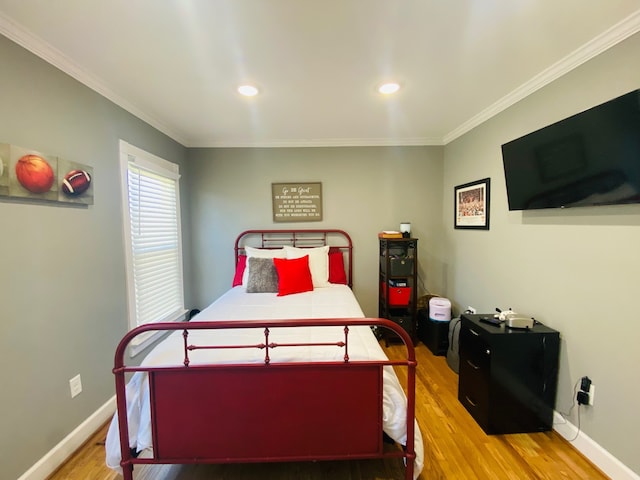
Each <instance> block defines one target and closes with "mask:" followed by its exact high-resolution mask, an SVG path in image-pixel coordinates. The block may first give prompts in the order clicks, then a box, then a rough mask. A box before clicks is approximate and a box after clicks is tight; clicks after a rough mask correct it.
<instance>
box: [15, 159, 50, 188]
mask: <svg viewBox="0 0 640 480" xmlns="http://www.w3.org/2000/svg"><path fill="white" fill-rule="evenodd" d="M16 176H17V178H18V182H20V185H22V186H23V187H24V188H26V189H27V190H29V191H30V192H32V193H45V192H48V191H49V190H51V187H52V186H53V180H54V175H53V168H51V165H49V163H47V161H46V160H45V159H44V158H42V157H39V156H38V155H24V156H23V157H21V158H20V159H19V160H18V162H17V163H16Z"/></svg>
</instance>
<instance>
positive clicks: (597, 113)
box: [502, 89, 640, 210]
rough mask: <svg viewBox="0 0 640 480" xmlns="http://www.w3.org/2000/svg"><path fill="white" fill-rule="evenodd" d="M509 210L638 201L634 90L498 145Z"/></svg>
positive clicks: (638, 125) (638, 107) (639, 146)
mask: <svg viewBox="0 0 640 480" xmlns="http://www.w3.org/2000/svg"><path fill="white" fill-rule="evenodd" d="M502 160H503V165H504V174H505V181H506V186H507V198H508V200H509V210H533V209H542V208H564V207H579V206H591V205H615V204H626V203H640V89H639V90H634V91H633V92H629V93H627V94H625V95H622V96H620V97H618V98H615V99H613V100H610V101H608V102H606V103H603V104H601V105H598V106H595V107H593V108H590V109H589V110H585V111H584V112H581V113H578V114H576V115H573V116H571V117H569V118H566V119H564V120H561V121H559V122H556V123H554V124H552V125H549V126H548V127H544V128H542V129H540V130H536V131H535V132H532V133H530V134H528V135H525V136H524V137H521V138H518V139H516V140H513V141H511V142H508V143H505V144H504V145H502Z"/></svg>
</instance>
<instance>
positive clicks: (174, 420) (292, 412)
mask: <svg viewBox="0 0 640 480" xmlns="http://www.w3.org/2000/svg"><path fill="white" fill-rule="evenodd" d="M248 232H249V234H251V235H254V234H258V236H260V237H261V238H263V239H264V237H263V236H262V235H263V234H273V233H277V234H284V233H287V234H288V233H295V235H294V238H295V240H296V241H295V242H294V244H296V245H302V244H304V242H299V241H298V239H299V237H301V236H303V235H302V234H303V232H307V233H308V232H311V234H313V235H315V234H317V233H322V234H326V232H331V233H332V234H333V233H335V232H340V231H327V230H313V231H309V230H306V231H300V230H291V231H282V230H279V231H268V232H266V231H253V230H252V231H248ZM342 233H344V232H342ZM342 233H340V234H341V235H342ZM246 234H247V232H243V234H241V236H242V235H246ZM344 235H346V233H344ZM239 238H240V237H239ZM345 238H346V239H347V242H348V244H347V245H345V246H343V247H341V248H343V249H346V250H345V251H347V252H348V257H349V259H348V261H349V263H348V269H349V276H348V279H349V282H351V265H352V263H351V258H350V257H351V248H352V247H351V240H350V238H349V237H348V235H346V237H345ZM324 239H325V240H324V241H325V242H326V241H327V240H326V239H327V237H326V236H325V237H324ZM270 244H271V242H267V243H263V246H266V248H268V246H269V245H270ZM235 248H236V250H235V251H236V259H237V256H238V254H239V253H240V252H241V251H242V246H240V245H239V243H238V241H236V247H235ZM274 248H275V247H274ZM365 325H366V326H377V327H382V328H388V329H391V330H392V331H394V332H395V333H396V334H397V335H398V336H399V337H400V338H401V339H402V341H403V342H404V343H405V345H406V352H407V354H406V359H403V360H395V361H390V360H385V361H380V360H366V361H362V360H352V359H350V358H349V329H350V328H351V327H355V326H365ZM292 326H296V327H311V326H314V327H322V326H326V327H336V326H340V327H343V328H342V331H343V332H344V335H343V336H342V335H341V337H340V338H337V339H336V341H335V342H331V343H304V344H298V343H297V344H282V343H277V342H274V341H273V339H272V334H273V335H274V336H275V333H276V332H277V329H278V328H280V327H292ZM257 327H258V328H259V331H260V332H261V334H260V336H261V338H260V339H259V341H256V342H255V343H251V344H247V345H233V346H228V345H224V346H221V345H195V344H192V343H190V340H189V332H190V331H196V330H206V329H213V330H222V329H229V328H233V329H238V328H243V329H244V328H257ZM155 330H182V332H183V334H182V335H183V338H184V342H183V354H184V361H183V364H182V365H178V366H171V367H152V366H144V367H143V366H127V365H126V363H125V355H126V351H127V347H128V345H129V343H130V342H131V340H132V339H134V338H135V337H136V336H137V335H140V334H142V333H145V332H148V331H155ZM270 337H271V338H270ZM292 346H293V347H295V346H313V347H314V348H341V349H343V352H344V355H343V360H342V361H337V362H336V361H330V362H328V361H321V362H283V363H277V362H273V361H272V360H271V358H270V351H271V350H272V349H274V348H286V347H292ZM219 348H244V349H261V350H264V359H263V361H261V362H259V363H235V364H207V365H200V364H197V365H192V364H191V361H190V357H189V353H190V352H191V351H194V350H198V349H219ZM385 366H394V367H398V366H400V367H406V375H407V377H406V378H407V380H406V388H407V391H406V394H407V416H406V421H407V425H406V431H407V444H406V446H405V447H404V449H403V450H400V449H398V450H394V451H384V449H383V430H382V389H383V382H382V371H383V367H385ZM415 368H416V359H415V352H414V349H413V343H412V341H411V338H410V337H409V335H408V334H407V333H406V331H405V330H404V329H403V328H401V327H399V326H398V325H397V324H395V323H394V322H391V321H389V320H385V319H381V318H364V319H353V318H333V319H301V320H243V321H237V320H235V321H221V322H220V321H216V322H188V323H160V324H150V325H143V326H140V327H138V328H136V329H133V330H131V331H130V332H129V333H127V334H126V335H125V336H124V338H123V339H122V340H121V342H120V343H119V345H118V347H117V350H116V354H115V366H114V369H113V373H114V374H115V381H116V397H117V408H118V412H121V413H122V414H120V415H118V422H119V434H120V447H121V454H122V460H121V466H122V469H123V475H124V480H132V479H133V468H134V465H142V464H192V463H203V464H204V463H248V462H284V461H303V460H340V459H368V458H383V457H402V458H404V459H405V463H406V469H405V478H406V479H407V480H411V479H413V473H414V459H415V450H414V433H415V430H414V428H415V424H414V418H415ZM403 370H405V368H403ZM133 372H146V374H147V375H148V381H149V387H150V397H151V426H152V438H153V458H137V457H135V456H134V454H133V453H132V452H131V450H130V448H129V445H130V442H129V428H128V421H127V415H126V413H125V412H127V399H126V378H127V377H128V375H129V374H131V373H133Z"/></svg>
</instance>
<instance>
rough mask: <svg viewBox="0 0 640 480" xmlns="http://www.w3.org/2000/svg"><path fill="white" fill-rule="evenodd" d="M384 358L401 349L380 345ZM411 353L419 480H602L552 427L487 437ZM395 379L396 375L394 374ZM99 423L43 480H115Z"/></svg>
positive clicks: (340, 469) (353, 469) (257, 471)
mask: <svg viewBox="0 0 640 480" xmlns="http://www.w3.org/2000/svg"><path fill="white" fill-rule="evenodd" d="M384 348H385V350H386V351H387V354H388V355H389V357H390V358H396V357H398V356H399V355H401V354H402V351H403V349H404V347H402V346H399V345H391V346H389V347H384ZM416 354H417V358H418V369H417V382H416V403H417V405H416V416H417V418H418V422H419V424H420V429H421V431H422V436H423V439H424V446H425V467H424V470H423V471H422V474H421V475H420V477H419V478H420V480H440V479H447V480H463V479H464V480H467V479H469V480H489V479H491V480H501V479H505V480H506V479H508V480H525V479H541V480H542V479H545V480H555V479H593V480H598V479H607V478H608V477H607V476H605V475H604V474H602V473H601V472H600V471H599V470H598V469H597V468H595V467H594V466H593V465H592V464H591V463H590V462H589V461H587V460H586V459H585V458H584V457H583V456H582V455H581V454H580V453H579V452H578V451H577V450H575V449H574V448H573V447H572V446H571V444H570V443H569V442H567V441H565V440H564V439H563V438H562V437H560V436H559V435H558V434H557V433H555V432H553V431H552V432H545V433H533V434H515V435H491V436H489V435H486V434H485V433H484V432H483V431H482V429H481V428H480V427H479V426H478V425H477V424H476V423H475V422H474V420H473V419H472V418H471V416H470V415H469V414H468V413H467V411H466V410H465V409H464V408H463V407H462V405H461V404H460V403H459V402H458V399H457V390H458V376H457V375H456V374H455V373H454V372H453V371H452V370H451V369H449V367H448V366H447V364H446V360H445V357H441V356H434V355H432V354H431V352H430V351H429V349H428V348H427V347H425V346H424V345H423V344H418V346H417V347H416ZM401 378H402V376H401ZM105 435H106V426H105V427H104V428H102V429H101V430H100V431H98V432H97V433H96V435H95V436H94V437H93V438H91V439H90V440H89V441H88V442H87V444H86V445H85V446H84V447H82V448H81V449H80V450H79V451H78V452H77V453H76V454H75V455H74V456H73V457H72V458H70V459H69V461H68V462H67V463H66V464H65V465H63V466H62V467H61V468H60V469H59V470H58V471H57V472H56V473H55V474H53V475H52V476H51V477H50V479H49V480H118V479H120V478H121V477H120V476H119V475H116V474H115V473H114V472H112V471H111V470H109V469H108V468H107V467H106V466H105V465H104V438H105ZM402 472H403V469H402V465H400V464H399V462H398V461H396V460H387V461H378V460H369V461H351V462H318V463H294V464H249V465H190V466H152V467H151V468H149V467H145V468H140V469H136V480H205V479H207V480H214V479H215V480H258V479H260V480H269V479H274V480H276V479H277V480H299V479H304V480H321V479H322V480H324V479H331V480H392V479H394V480H395V479H401V478H403V473H402Z"/></svg>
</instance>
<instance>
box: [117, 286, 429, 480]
mask: <svg viewBox="0 0 640 480" xmlns="http://www.w3.org/2000/svg"><path fill="white" fill-rule="evenodd" d="M362 317H364V314H363V313H362V310H361V308H360V306H359V305H358V302H357V301H356V299H355V296H354V295H353V292H352V291H351V289H350V288H348V287H347V286H345V285H331V286H329V287H324V288H316V289H314V290H313V291H311V292H305V293H299V294H295V295H287V296H284V297H277V296H276V294H274V293H246V289H245V288H244V287H241V286H239V287H235V288H232V289H231V290H229V291H227V292H226V293H225V294H224V295H222V296H221V297H220V298H219V299H218V300H216V301H215V302H214V303H212V304H211V305H210V306H209V307H207V308H206V309H204V310H203V311H202V312H200V313H199V314H198V315H197V316H196V317H194V318H193V320H192V321H216V320H265V319H266V320H276V319H300V318H362ZM343 338H344V333H343V328H342V327H330V328H329V327H291V328H289V327H286V328H273V329H270V335H269V341H270V342H276V343H304V342H311V341H313V342H336V341H338V340H341V339H343ZM261 341H264V334H263V329H232V330H228V329H227V330H206V331H204V330H198V331H190V334H189V343H192V344H215V345H224V344H230V345H231V344H251V343H259V342H261ZM189 355H190V359H191V364H199V363H212V362H216V363H225V362H227V363H232V362H236V361H243V362H262V361H264V351H263V350H258V349H250V350H246V349H223V350H196V351H194V352H191V353H190V354H189ZM343 355H344V350H343V349H342V348H338V347H321V348H318V347H282V348H276V349H272V350H270V352H269V356H270V358H271V362H272V363H276V362H286V361H307V360H338V361H340V360H342V358H343ZM183 357H184V355H183V338H182V331H176V332H174V333H172V334H171V335H170V336H169V337H167V338H166V339H165V340H163V341H162V342H161V343H160V344H158V345H157V346H156V347H154V349H153V350H152V351H151V352H150V353H149V354H148V355H147V357H146V358H145V359H144V361H143V362H142V364H143V365H155V366H158V365H179V364H182V361H183V359H184V358H183ZM349 358H350V359H351V360H366V359H375V360H380V359H386V358H387V357H386V355H385V354H384V351H383V350H382V348H381V347H380V345H379V343H378V341H377V339H376V338H375V336H374V335H373V333H372V332H371V329H370V328H369V327H355V328H350V332H349ZM384 368H385V371H384V375H383V383H384V392H383V428H384V431H385V432H386V433H387V435H389V436H390V437H391V438H393V439H394V440H395V441H396V442H398V443H401V444H405V443H406V403H407V401H406V396H405V394H404V391H403V390H402V387H401V386H400V383H399V382H398V378H397V377H396V375H395V373H394V371H393V369H392V367H384ZM127 404H128V407H127V410H128V412H127V413H128V420H129V438H130V443H131V445H130V446H131V447H132V448H136V449H137V450H138V451H143V450H146V449H150V448H152V441H151V420H150V419H151V417H150V410H149V389H148V383H147V381H146V374H144V373H136V374H134V376H133V377H132V378H131V380H130V381H129V383H128V384H127ZM414 443H415V452H416V461H415V472H414V473H415V477H417V476H418V475H419V473H420V471H421V470H422V466H423V444H422V435H421V433H420V430H419V428H418V425H417V422H416V428H415V442H414ZM106 458H107V465H108V466H109V467H110V468H113V469H115V470H120V459H121V456H120V445H119V436H118V423H117V414H116V415H114V418H113V420H112V422H111V426H110V428H109V432H108V435H107V442H106Z"/></svg>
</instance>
